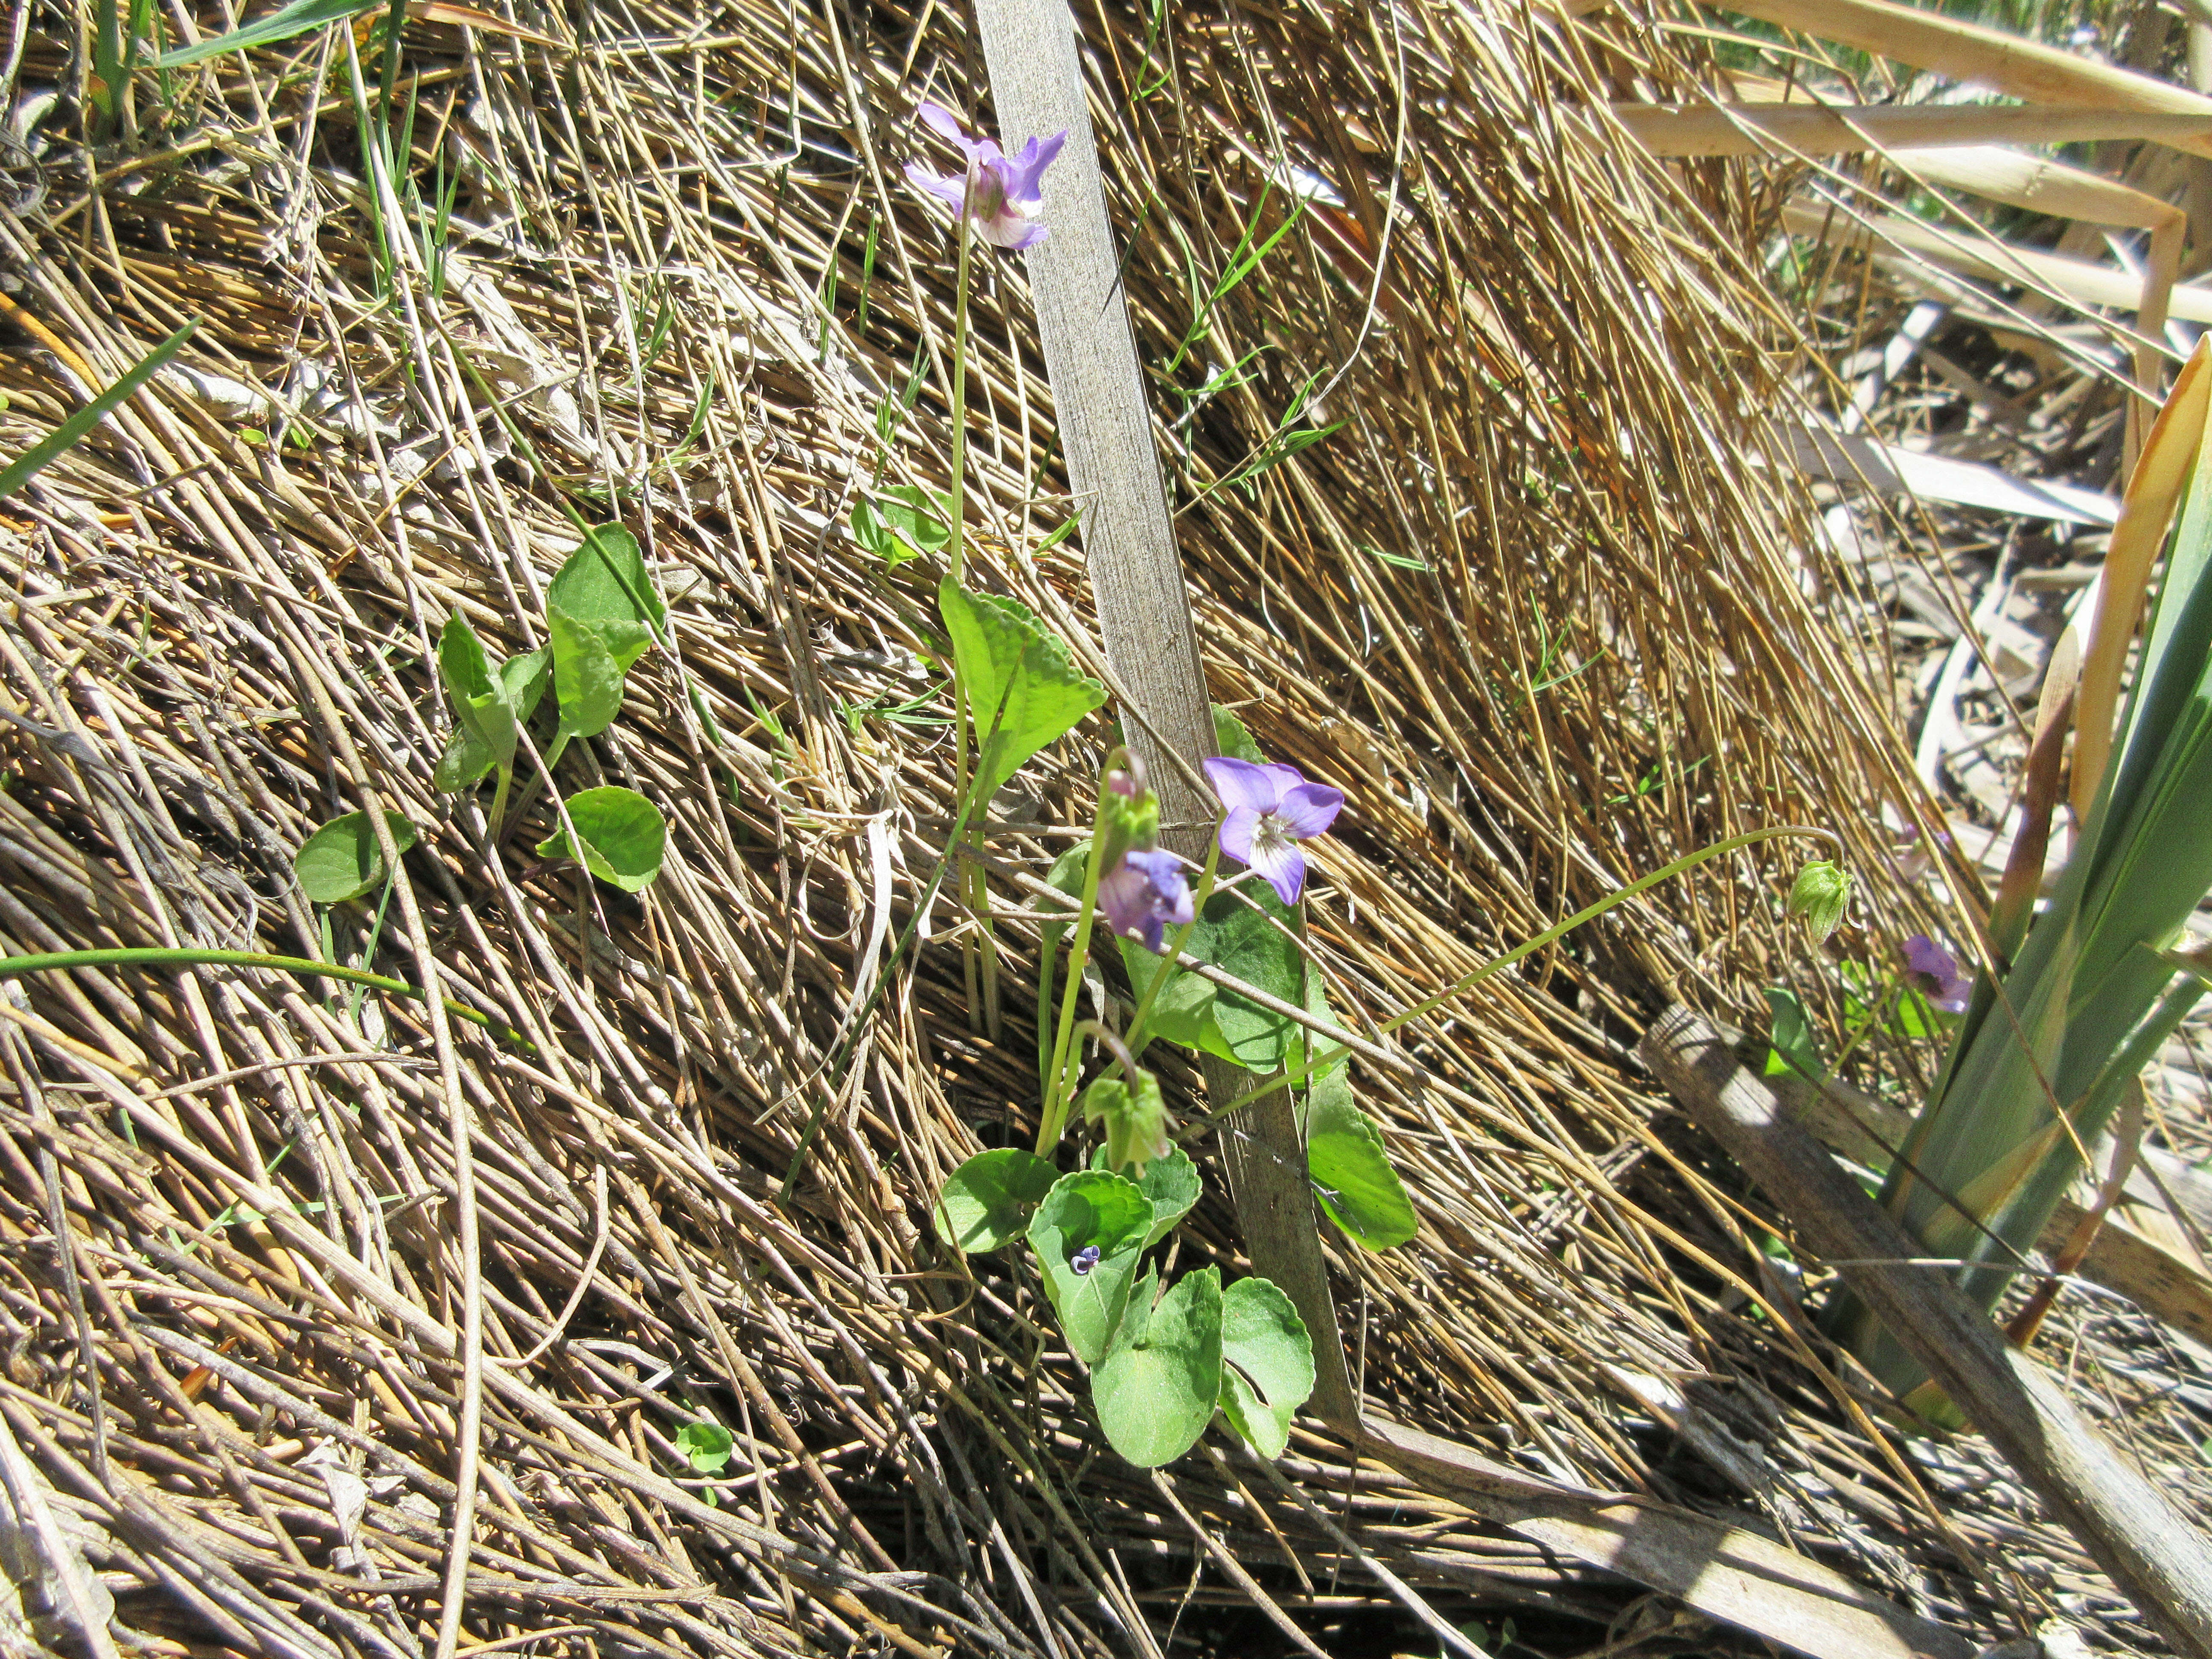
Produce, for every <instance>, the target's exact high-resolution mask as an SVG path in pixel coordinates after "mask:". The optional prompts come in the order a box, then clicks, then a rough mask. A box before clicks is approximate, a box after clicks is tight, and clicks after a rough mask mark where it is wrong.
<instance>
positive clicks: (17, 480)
mask: <svg viewBox="0 0 2212 1659" xmlns="http://www.w3.org/2000/svg"><path fill="white" fill-rule="evenodd" d="M198 326H199V322H198V319H194V320H192V321H191V322H189V323H186V324H185V325H184V326H183V327H182V328H180V329H179V330H178V331H176V332H175V333H174V334H172V335H171V336H170V337H168V338H167V339H166V340H164V341H162V342H161V344H159V345H157V346H155V348H154V349H153V350H151V351H149V352H148V353H147V354H146V356H144V357H143V358H142V359H141V360H140V361H139V362H138V364H137V367H136V368H132V369H131V371H130V372H129V373H128V374H125V375H124V377H123V378H122V379H121V380H118V381H117V382H116V383H115V384H114V385H113V386H110V387H108V388H107V390H106V391H105V392H101V393H100V395H99V396H98V397H97V398H94V399H93V400H92V401H91V402H90V403H88V404H86V405H85V406H84V407H83V408H82V409H80V410H77V412H76V414H74V415H72V416H70V417H69V419H67V420H66V421H64V422H62V423H61V424H60V425H59V426H58V427H56V428H54V429H53V430H52V432H50V433H49V434H47V435H46V436H45V437H44V438H41V439H40V441H38V442H37V443H34V444H33V445H32V446H31V447H29V448H28V449H27V450H25V451H24V452H23V453H21V454H20V455H18V456H17V457H16V458H15V459H14V460H12V461H10V462H9V463H8V466H7V470H6V471H0V499H5V498H6V497H8V496H9V495H14V494H15V492H16V491H17V490H19V489H21V488H22V487H23V486H24V485H25V484H26V483H29V482H30V481H31V479H32V478H33V477H36V476H37V475H38V473H39V472H40V471H41V470H43V469H44V468H46V467H47V466H50V465H52V464H53V463H54V462H55V461H57V460H58V459H60V458H61V457H62V456H64V455H65V454H67V453H69V452H70V450H72V449H74V448H76V446H77V445H78V444H80V443H82V441H84V437H85V435H86V434H87V433H88V432H90V431H91V430H92V429H93V428H94V427H96V426H98V425H99V424H100V422H101V421H103V420H105V419H106V416H107V413H108V411H109V410H112V409H113V408H114V407H115V406H116V405H117V404H120V403H121V402H122V401H123V400H124V399H125V398H128V397H129V396H130V395H131V393H132V392H136V391H137V389H138V388H139V387H140V386H143V385H145V384H146V380H147V377H148V376H149V375H150V374H153V372H154V371H155V369H157V368H161V365H162V364H163V363H166V362H168V361H169V359H170V358H172V357H173V356H176V355H177V351H178V349H179V347H181V346H182V345H183V344H184V343H185V341H186V340H188V339H190V338H191V332H192V331H193V330H194V329H196V328H197V327H198Z"/></svg>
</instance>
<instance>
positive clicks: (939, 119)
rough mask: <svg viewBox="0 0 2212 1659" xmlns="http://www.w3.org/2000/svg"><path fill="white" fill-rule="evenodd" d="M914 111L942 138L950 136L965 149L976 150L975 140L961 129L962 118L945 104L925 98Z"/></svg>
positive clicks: (917, 116) (922, 122) (971, 151)
mask: <svg viewBox="0 0 2212 1659" xmlns="http://www.w3.org/2000/svg"><path fill="white" fill-rule="evenodd" d="M914 112H915V116H916V118H919V119H920V120H921V124H922V125H924V126H926V127H927V128H928V129H929V130H930V131H932V132H934V133H935V134H937V135H938V137H940V138H949V139H951V141H952V142H953V143H956V144H957V145H959V146H960V148H961V149H963V150H965V151H968V152H969V153H971V154H972V153H973V152H974V150H975V140H974V139H972V138H970V137H969V136H968V135H967V133H966V132H964V131H962V130H961V126H960V118H959V117H958V116H957V115H955V114H954V113H953V112H951V110H949V109H947V108H945V106H944V105H942V104H934V103H932V102H931V101H930V100H928V99H927V98H925V99H923V100H921V103H919V104H917V105H916V106H915V111H914Z"/></svg>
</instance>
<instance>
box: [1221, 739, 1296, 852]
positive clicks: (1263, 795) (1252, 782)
mask: <svg viewBox="0 0 2212 1659" xmlns="http://www.w3.org/2000/svg"><path fill="white" fill-rule="evenodd" d="M1274 770H1275V769H1274V768H1273V767H1271V766H1255V765H1253V764H1252V763H1251V762H1250V761H1241V760H1236V759H1232V758H1231V757H1228V756H1223V757H1220V758H1218V759H1216V760H1210V761H1208V762H1206V781H1207V782H1208V783H1210V784H1212V786H1213V793H1215V794H1216V795H1218V796H1219V797H1220V798H1221V804H1222V805H1224V806H1225V807H1227V808H1228V809H1229V813H1230V816H1231V817H1232V818H1233V817H1236V815H1237V813H1238V812H1240V811H1249V812H1251V813H1253V814H1254V815H1255V816H1257V815H1258V814H1260V813H1261V812H1272V811H1274V810H1275V803H1276V802H1277V801H1278V800H1279V799H1282V793H1283V787H1282V784H1281V783H1280V781H1278V780H1277V779H1276V777H1275V775H1274ZM1245 839H1246V842H1247V845H1248V847H1249V842H1250V835H1249V831H1248V832H1247V834H1246V838H1245ZM1221 850H1222V851H1223V852H1225V853H1228V854H1231V855H1233V856H1234V857H1237V858H1240V859H1242V858H1244V857H1245V855H1244V854H1243V853H1239V852H1237V849H1236V848H1233V847H1231V845H1230V844H1229V839H1228V835H1227V832H1226V830H1225V831H1224V832H1223V836H1222V841H1221ZM1246 862H1248V863H1249V862H1250V860H1249V859H1248V860H1246Z"/></svg>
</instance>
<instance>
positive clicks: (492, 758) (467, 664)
mask: <svg viewBox="0 0 2212 1659" xmlns="http://www.w3.org/2000/svg"><path fill="white" fill-rule="evenodd" d="M438 675H439V678H441V679H442V680H444V681H445V683H446V691H447V695H448V696H451V697H452V698H453V723H454V725H455V726H456V727H457V728H458V730H459V735H460V736H462V737H465V738H467V740H468V745H467V755H466V757H465V759H462V758H456V759H455V763H454V765H455V770H454V771H453V772H451V773H449V774H448V775H451V776H458V777H459V782H455V783H453V784H450V785H447V784H440V785H439V787H440V788H441V789H442V788H447V787H451V788H455V789H458V788H460V787H462V786H463V785H464V784H468V783H473V782H475V781H476V780H477V778H480V777H482V776H483V775H484V774H485V772H487V771H489V769H491V767H494V766H512V765H513V764H514V744H515V735H514V704H513V701H512V700H511V699H510V698H509V697H508V696H507V687H506V684H504V683H503V682H502V681H501V679H499V678H495V676H494V675H493V672H492V666H491V659H489V657H487V656H486V655H485V654H484V648H483V641H482V640H480V639H478V638H477V631H476V629H473V628H471V627H470V626H469V624H468V621H467V619H466V618H465V617H463V616H462V615H461V613H460V612H459V611H455V612H453V615H452V616H450V617H447V618H446V626H445V628H444V629H443V630H442V631H441V632H440V634H439V635H438ZM458 746H459V745H453V746H449V747H448V748H447V751H446V753H447V756H448V757H453V753H454V748H455V747H458ZM478 754H482V755H484V756H488V757H489V763H487V764H485V765H481V766H477V769H476V770H475V771H474V772H473V773H467V774H466V775H462V774H464V773H465V772H466V766H467V764H471V763H474V761H475V758H476V757H477V755H478ZM439 764H440V767H441V769H444V767H445V762H444V761H443V760H441V762H440V763H439ZM433 781H435V779H434V780H433Z"/></svg>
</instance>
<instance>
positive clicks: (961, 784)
mask: <svg viewBox="0 0 2212 1659" xmlns="http://www.w3.org/2000/svg"><path fill="white" fill-rule="evenodd" d="M974 198H975V180H974V179H973V178H970V179H969V181H968V185H967V189H966V192H965V194H964V195H963V198H962V201H961V205H960V216H959V218H958V219H957V221H955V222H954V224H953V227H952V234H953V235H954V236H955V237H956V238H957V239H958V242H959V255H958V267H957V275H956V276H955V278H954V282H953V298H952V490H951V497H950V499H949V501H948V502H947V505H946V508H945V514H946V516H947V517H948V518H949V519H950V520H951V523H950V524H948V525H947V526H945V566H946V570H947V573H948V574H949V576H950V579H951V583H952V585H953V586H955V587H959V586H962V585H963V579H964V578H965V576H966V574H967V562H966V559H965V557H964V547H963V541H964V537H963V532H964V529H965V526H966V522H967V517H968V511H967V507H968V278H969V245H968V212H969V206H970V204H972V202H973V200H974ZM952 788H953V793H954V796H955V798H956V799H962V800H964V799H967V796H968V686H967V683H966V682H965V681H964V680H963V678H961V675H960V665H959V661H958V659H957V655H956V657H955V659H954V662H953V665H952ZM969 841H970V842H972V843H974V844H975V846H976V848H977V850H978V851H981V837H980V836H975V835H974V834H973V833H972V831H971V832H970V834H969ZM957 887H958V891H959V894H960V902H961V907H962V908H963V909H965V910H966V911H967V912H968V914H969V916H970V917H971V918H972V919H974V920H975V925H976V926H977V927H979V928H981V927H987V926H988V925H989V924H988V922H987V921H986V920H985V917H986V916H987V905H986V904H984V903H983V902H981V895H982V890H983V888H982V870H981V865H980V864H973V865H963V866H962V868H961V871H960V876H959V880H958V884H957ZM979 957H983V958H984V959H983V960H982V962H981V977H980V979H979V975H978V972H977V968H978V960H979ZM998 966H999V964H998V957H997V953H996V952H995V951H989V952H987V953H986V952H984V951H981V950H979V941H978V939H977V938H976V936H975V934H973V933H970V934H967V935H965V936H964V937H963V939H962V941H961V946H960V972H961V979H962V981H963V987H964V988H965V989H966V991H967V994H968V1025H969V1030H985V1029H988V1030H989V1031H990V1033H991V1035H993V1036H996V1035H997V1034H998V1018H997V1016H998V988H999V985H998V978H999V976H998ZM979 1014H981V1015H982V1016H983V1017H982V1018H978V1015H979Z"/></svg>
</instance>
